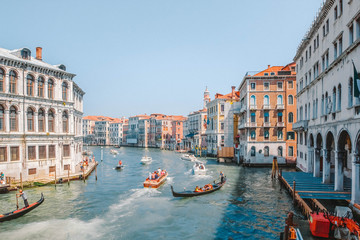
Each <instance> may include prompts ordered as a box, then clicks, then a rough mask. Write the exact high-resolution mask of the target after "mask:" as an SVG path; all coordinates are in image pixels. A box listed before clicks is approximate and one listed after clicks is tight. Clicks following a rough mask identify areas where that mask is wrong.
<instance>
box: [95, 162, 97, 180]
mask: <svg viewBox="0 0 360 240" xmlns="http://www.w3.org/2000/svg"><path fill="white" fill-rule="evenodd" d="M96 165H97V164H96V162H95V180H96V181H97V166H96Z"/></svg>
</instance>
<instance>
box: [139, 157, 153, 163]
mask: <svg viewBox="0 0 360 240" xmlns="http://www.w3.org/2000/svg"><path fill="white" fill-rule="evenodd" d="M151 162H152V158H151V157H148V156H144V157H142V158H141V160H140V163H141V164H144V165H145V164H149V163H151Z"/></svg>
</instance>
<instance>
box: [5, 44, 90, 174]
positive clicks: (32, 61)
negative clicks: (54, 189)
mask: <svg viewBox="0 0 360 240" xmlns="http://www.w3.org/2000/svg"><path fill="white" fill-rule="evenodd" d="M74 77H75V74H72V73H68V72H66V67H65V66H64V65H62V64H61V65H56V66H54V65H51V64H48V63H45V62H43V61H42V49H41V48H37V49H36V58H34V57H32V56H31V51H30V50H29V49H28V48H21V49H16V50H7V49H3V48H0V140H1V142H0V171H2V172H4V174H5V176H7V177H13V178H15V179H17V180H18V179H19V178H20V173H22V178H23V180H32V179H35V178H41V177H46V176H49V175H51V174H54V172H55V169H56V173H57V174H58V175H61V174H64V173H67V169H70V171H71V172H75V166H76V165H77V164H78V163H79V162H80V161H81V159H82V156H81V152H82V145H83V143H82V126H81V118H82V114H83V96H84V94H85V93H84V92H83V90H81V88H80V87H79V86H77V85H76V84H75V83H74V82H73V78H74Z"/></svg>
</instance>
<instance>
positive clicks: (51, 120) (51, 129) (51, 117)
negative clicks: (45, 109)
mask: <svg viewBox="0 0 360 240" xmlns="http://www.w3.org/2000/svg"><path fill="white" fill-rule="evenodd" d="M54 120H55V114H54V111H53V110H49V113H48V128H49V132H54V129H55V128H54V127H55V126H54V123H55V122H54Z"/></svg>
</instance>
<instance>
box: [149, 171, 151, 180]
mask: <svg viewBox="0 0 360 240" xmlns="http://www.w3.org/2000/svg"><path fill="white" fill-rule="evenodd" d="M149 180H151V172H149Z"/></svg>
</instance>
